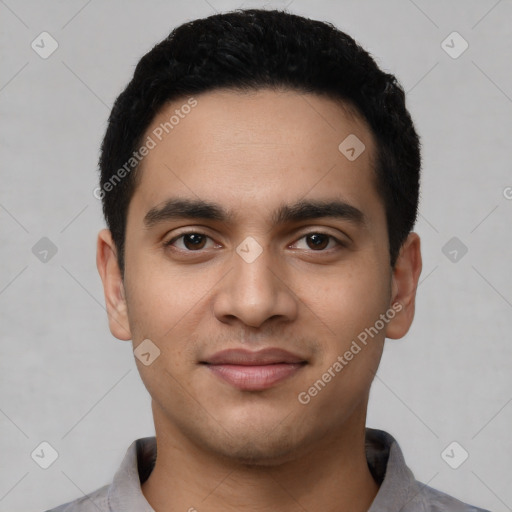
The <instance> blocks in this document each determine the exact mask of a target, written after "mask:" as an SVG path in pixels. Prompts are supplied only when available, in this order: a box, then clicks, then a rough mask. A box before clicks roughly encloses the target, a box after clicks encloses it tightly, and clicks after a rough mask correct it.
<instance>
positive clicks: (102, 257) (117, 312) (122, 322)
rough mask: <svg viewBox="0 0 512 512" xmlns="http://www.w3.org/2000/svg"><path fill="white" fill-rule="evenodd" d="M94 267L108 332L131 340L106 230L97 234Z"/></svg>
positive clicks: (118, 273) (120, 283) (115, 264)
mask: <svg viewBox="0 0 512 512" xmlns="http://www.w3.org/2000/svg"><path fill="white" fill-rule="evenodd" d="M96 266H97V268H98V272H99V274H100V277H101V280H102V282H103V292H104V294H105V305H106V308H107V315H108V321H109V327H110V332H111V333H112V335H113V336H115V337H116V338H118V339H120V340H124V341H128V340H131V332H130V326H129V322H128V310H127V306H126V294H125V290H124V283H123V279H122V277H121V271H120V269H119V265H118V262H117V252H116V247H115V244H114V241H113V239H112V234H111V232H110V231H109V230H108V229H102V230H101V231H100V232H99V233H98V243H97V251H96Z"/></svg>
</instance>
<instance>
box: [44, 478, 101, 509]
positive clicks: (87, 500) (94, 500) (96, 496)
mask: <svg viewBox="0 0 512 512" xmlns="http://www.w3.org/2000/svg"><path fill="white" fill-rule="evenodd" d="M109 487H110V484H108V485H105V486H103V487H101V488H100V489H97V490H96V491H94V492H92V493H89V494H88V495H86V496H82V497H81V498H78V499H76V500H73V501H69V502H67V503H64V504H62V505H59V506H58V507H56V508H52V509H51V510H47V511H46V512H108V511H109V507H108V490H109Z"/></svg>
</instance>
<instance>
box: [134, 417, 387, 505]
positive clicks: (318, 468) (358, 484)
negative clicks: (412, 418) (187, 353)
mask: <svg viewBox="0 0 512 512" xmlns="http://www.w3.org/2000/svg"><path fill="white" fill-rule="evenodd" d="M365 420H366V408H364V409H361V410H356V411H355V412H354V413H353V414H352V416H351V417H350V418H349V419H348V420H347V421H346V422H345V424H344V425H343V426H342V427H341V428H340V429H339V431H338V432H336V433H335V435H327V436H324V437H323V438H322V440H321V441H320V442H318V443H315V445H314V446H310V447H309V449H308V450H307V451H305V452H304V453H302V454H301V455H300V456H297V457H295V458H293V459H289V460H286V461H281V462H279V463H273V464H264V465H263V464H260V465H254V464H253V465H248V464H242V463H240V462H238V461H233V460H226V459H225V458H222V457H219V456H216V455H215V454H212V453H211V452H207V451H205V450H201V449H200V448H199V447H197V446H196V445H193V444H192V443H191V442H190V440H189V439H187V438H186V437H185V436H183V434H182V433H181V432H180V431H179V430H178V429H177V428H175V427H173V426H171V425H169V424H167V423H165V421H162V418H158V416H157V415H155V431H156V437H157V460H156V464H155V467H154V469H153V471H152V473H151V475H150V476H149V478H148V479H147V480H146V482H144V483H143V484H142V492H143V494H144V496H145V497H146V499H147V501H148V502H149V503H150V505H151V506H152V508H153V509H154V510H155V511H156V512H163V511H165V510H183V511H189V512H194V511H197V512H202V511H203V510H208V512H220V511H222V512H232V511H233V512H234V511H237V512H238V511H239V510H245V511H247V512H252V511H266V510H268V511H274V510H279V511H282V512H292V511H293V512H296V511H297V510H323V511H325V512H335V511H336V512H340V511H345V510H346V511H350V512H366V511H367V510H368V509H369V507H370V505H371V503H372V501H373V500H374V498H375V495H376V494H377V492H378V485H377V483H376V482H375V480H374V479H373V477H372V475H371V473H370V470H369V468H368V464H367V461H366V453H365V444H364V443H365ZM164 427H165V428H164Z"/></svg>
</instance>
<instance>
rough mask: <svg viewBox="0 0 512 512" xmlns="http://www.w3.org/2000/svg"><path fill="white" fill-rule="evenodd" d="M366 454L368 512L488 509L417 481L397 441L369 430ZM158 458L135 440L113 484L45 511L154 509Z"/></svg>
mask: <svg viewBox="0 0 512 512" xmlns="http://www.w3.org/2000/svg"><path fill="white" fill-rule="evenodd" d="M366 458H367V460H368V466H369V468H370V471H371V473H372V475H373V477H374V478H375V480H376V481H377V482H378V483H379V484H380V488H379V492H378V493H377V496H375V499H374V500H373V503H372V505H371V507H370V509H369V510H368V512H489V511H488V510H484V509H481V508H476V507H472V506H471V505H467V504H465V503H462V502H461V501H459V500H457V499H455V498H452V497H451V496H448V495H447V494H444V493H442V492H440V491H437V490H435V489H432V488H431V487H428V486H426V485H424V484H421V483H420V482H417V481H416V480H415V478H414V475H413V474H412V472H411V470H410V469H409V468H408V467H407V466H406V464H405V461H404V457H403V455H402V451H401V450H400V447H399V446H398V443H397V442H396V440H395V439H394V438H393V437H392V436H391V435H390V434H388V433H387V432H384V431H383V430H377V429H371V428H367V429H366ZM155 460H156V438H155V437H145V438H142V439H137V440H136V441H134V442H133V443H132V444H131V445H130V447H129V448H128V450H127V452H126V455H125V457H124V459H123V462H122V463H121V466H120V467H119V469H118V470H117V472H116V474H115V475H114V479H113V481H112V483H111V484H109V485H105V486H104V487H101V488H100V489H98V490H96V491H94V492H93V493H91V494H89V495H87V496H83V497H82V498H78V499H77V500H74V501H71V502H68V503H65V504H63V505H60V506H59V507H57V508H54V509H52V510H49V511H47V512H155V511H154V509H153V508H151V505H150V504H149V503H148V502H147V500H146V498H145V497H144V495H143V494H142V491H141V487H140V486H141V482H144V481H145V480H146V479H147V478H148V477H149V475H150V473H151V471H152V470H153V467H154V464H155Z"/></svg>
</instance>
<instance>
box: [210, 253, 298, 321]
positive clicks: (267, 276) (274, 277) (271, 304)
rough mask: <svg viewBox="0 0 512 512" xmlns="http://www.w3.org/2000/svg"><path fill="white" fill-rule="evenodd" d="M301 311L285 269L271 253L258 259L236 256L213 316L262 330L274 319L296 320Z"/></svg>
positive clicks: (220, 289) (219, 292)
mask: <svg viewBox="0 0 512 512" xmlns="http://www.w3.org/2000/svg"><path fill="white" fill-rule="evenodd" d="M297 311H298V304H297V298H296V296H295V295H294V293H293V291H292V290H291V288H290V287H289V285H288V284H287V283H286V276H285V275H284V272H283V267H282V265H280V264H278V262H277V261H275V258H273V255H272V254H270V251H269V250H267V249H264V250H263V251H262V252H261V254H260V255H259V256H258V257H257V258H256V259H254V260H246V259H244V258H243V257H241V256H240V255H239V254H238V253H234V254H233V268H232V269H231V271H230V272H228V274H227V275H226V278H225V279H223V280H222V281H221V282H220V288H219V289H218V291H217V293H216V294H215V296H214V298H213V313H214V315H215V317H216V318H217V319H218V320H219V321H221V322H223V323H231V324H232V323H235V322H236V321H237V320H238V321H239V322H241V323H243V324H245V325H247V326H250V327H260V326H261V325H263V324H264V323H265V322H266V321H267V320H270V319H274V320H275V321H280V322H284V323H287V322H289V321H293V320H294V319H295V317H296V315H297Z"/></svg>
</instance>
